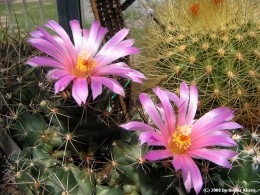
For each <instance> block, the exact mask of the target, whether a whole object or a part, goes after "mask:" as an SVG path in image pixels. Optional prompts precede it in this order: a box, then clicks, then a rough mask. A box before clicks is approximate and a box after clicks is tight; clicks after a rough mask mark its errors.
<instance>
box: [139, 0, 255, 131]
mask: <svg viewBox="0 0 260 195" xmlns="http://www.w3.org/2000/svg"><path fill="white" fill-rule="evenodd" d="M259 7H260V5H259V2H256V1H246V0H238V1H233V0H231V1H225V0H223V1H213V0H212V1H211V0H202V1H195V0H188V1H185V2H183V1H179V0H177V1H171V0H165V1H163V2H161V3H158V4H156V5H155V10H154V17H155V18H156V19H157V20H159V21H160V22H161V23H162V24H163V26H164V27H165V28H162V27H161V26H160V25H158V24H157V23H156V22H154V21H153V20H151V21H149V22H148V24H147V25H145V28H146V33H145V36H144V37H143V38H142V40H140V43H139V44H140V47H141V49H142V53H141V55H140V57H139V59H138V60H137V61H138V67H139V68H140V69H141V70H142V71H143V72H145V73H146V75H147V77H148V78H149V79H148V81H147V82H146V87H145V89H147V88H150V87H151V86H155V85H161V86H162V87H164V88H167V89H169V90H175V91H176V92H178V85H179V83H180V82H181V81H183V80H185V81H187V82H189V83H193V84H195V85H196V86H198V88H199V92H200V94H201V96H200V97H201V98H200V111H201V114H203V113H205V112H206V111H207V110H210V109H211V108H214V107H218V106H228V107H230V108H233V109H235V110H236V115H237V118H238V119H239V120H240V121H243V123H244V124H250V125H254V126H256V125H257V124H259V117H258V116H259V111H260V95H259V94H260V91H259V89H260V88H259V86H260V70H259V64H260V55H259V54H260V52H259V50H260V48H259V45H260V38H259V37H260V36H259V35H260V28H259V26H260V23H259Z"/></svg>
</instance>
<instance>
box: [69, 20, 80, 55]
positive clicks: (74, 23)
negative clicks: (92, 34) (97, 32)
mask: <svg viewBox="0 0 260 195" xmlns="http://www.w3.org/2000/svg"><path fill="white" fill-rule="evenodd" d="M70 26H71V31H72V35H73V40H74V45H75V49H76V51H77V53H79V52H80V50H81V48H82V41H83V39H82V30H81V27H80V24H79V21H78V20H71V21H70Z"/></svg>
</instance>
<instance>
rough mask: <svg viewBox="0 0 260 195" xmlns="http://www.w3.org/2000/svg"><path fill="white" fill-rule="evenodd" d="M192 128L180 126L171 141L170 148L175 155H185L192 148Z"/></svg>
mask: <svg viewBox="0 0 260 195" xmlns="http://www.w3.org/2000/svg"><path fill="white" fill-rule="evenodd" d="M190 136H191V126H190V125H183V126H178V127H177V129H176V130H175V132H174V133H173V134H172V137H171V139H170V141H169V148H170V150H171V152H172V153H173V154H183V153H185V151H186V150H187V149H188V148H189V147H190V145H191V141H190Z"/></svg>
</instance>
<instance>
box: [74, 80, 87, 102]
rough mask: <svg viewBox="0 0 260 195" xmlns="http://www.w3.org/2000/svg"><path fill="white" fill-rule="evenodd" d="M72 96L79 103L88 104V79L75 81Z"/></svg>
mask: <svg viewBox="0 0 260 195" xmlns="http://www.w3.org/2000/svg"><path fill="white" fill-rule="evenodd" d="M72 96H73V98H74V99H75V100H76V102H77V103H78V105H81V103H84V104H85V103H86V100H87V97H88V84H87V80H86V78H77V79H74V82H73V86H72Z"/></svg>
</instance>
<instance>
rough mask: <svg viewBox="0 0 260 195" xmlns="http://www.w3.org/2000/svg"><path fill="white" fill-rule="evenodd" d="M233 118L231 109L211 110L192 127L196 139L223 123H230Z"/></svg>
mask: <svg viewBox="0 0 260 195" xmlns="http://www.w3.org/2000/svg"><path fill="white" fill-rule="evenodd" d="M233 117H234V114H233V111H232V110H230V109H229V108H225V107H220V108H216V109H213V110H211V111H210V112H208V113H206V114H205V115H203V116H202V117H201V118H199V119H198V120H197V121H196V122H195V123H194V125H193V127H192V133H193V134H194V135H193V136H194V139H196V138H197V137H199V136H200V135H201V133H203V132H205V131H210V130H211V128H212V127H214V126H216V125H218V124H221V123H223V122H226V121H230V120H231V119H232V118H233Z"/></svg>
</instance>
